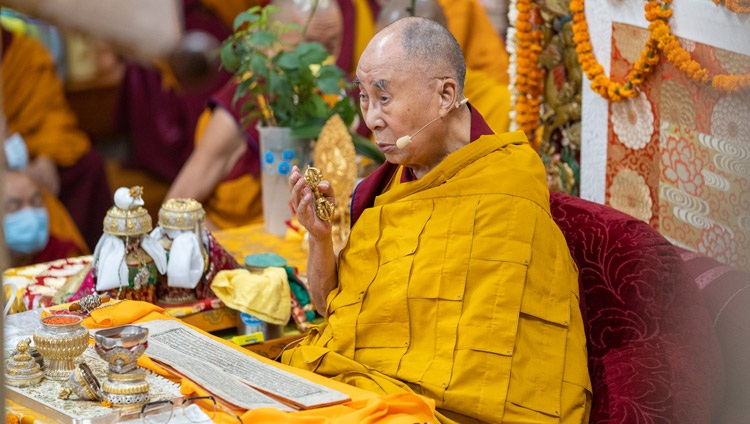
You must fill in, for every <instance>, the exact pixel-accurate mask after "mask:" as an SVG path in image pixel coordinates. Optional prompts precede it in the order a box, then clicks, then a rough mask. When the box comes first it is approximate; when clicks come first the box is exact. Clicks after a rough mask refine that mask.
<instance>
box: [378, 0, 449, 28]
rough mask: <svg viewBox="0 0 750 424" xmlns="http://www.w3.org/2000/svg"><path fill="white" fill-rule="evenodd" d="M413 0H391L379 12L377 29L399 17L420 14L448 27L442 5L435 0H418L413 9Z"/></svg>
mask: <svg viewBox="0 0 750 424" xmlns="http://www.w3.org/2000/svg"><path fill="white" fill-rule="evenodd" d="M411 2H412V0H390V1H388V2H387V3H386V4H385V5H384V6H383V7H382V8H381V9H380V13H378V18H377V20H376V22H375V27H376V28H375V29H376V30H377V31H380V30H381V29H383V28H384V27H386V26H388V25H390V24H392V23H394V22H396V21H397V20H399V19H403V18H408V17H410V16H418V17H420V18H427V19H431V20H433V21H435V22H437V23H439V24H440V25H442V26H444V27H446V28H447V27H448V20H447V19H446V17H445V13H443V8H442V7H440V5H439V4H438V2H437V1H435V0H416V1H415V2H414V9H415V10H413V11H412V10H411Z"/></svg>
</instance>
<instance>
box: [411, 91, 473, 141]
mask: <svg viewBox="0 0 750 424" xmlns="http://www.w3.org/2000/svg"><path fill="white" fill-rule="evenodd" d="M468 101H469V99H468V98H466V99H463V100H461V101H460V102H456V107H455V108H456V109H458V108H460V107H461V106H463V105H465V104H466V102H468ZM451 110H453V109H451ZM438 119H440V116H437V117H435V119H433V120H432V121H430V122H428V123H426V124H425V125H424V126H423V127H422V128H420V129H418V130H417V132H415V133H414V134H412V135H405V136H403V137H399V139H398V140H396V147H398V148H399V149H404V148H406V146H408V145H409V143H411V139H412V138H414V137H416V136H417V134H419V133H420V132H421V131H422V130H423V129H425V128H427V127H428V126H430V125H431V124H432V123H433V122H435V121H437V120H438Z"/></svg>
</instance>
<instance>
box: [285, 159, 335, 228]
mask: <svg viewBox="0 0 750 424" xmlns="http://www.w3.org/2000/svg"><path fill="white" fill-rule="evenodd" d="M318 190H320V192H321V194H323V195H324V196H325V197H326V198H327V199H328V200H329V201H331V202H333V199H334V197H333V188H332V187H331V185H330V184H329V183H328V181H322V182H321V183H320V184H318ZM289 192H290V194H291V200H292V206H294V210H295V211H296V212H297V220H299V223H300V224H302V226H304V227H305V228H306V229H307V232H308V233H309V234H310V237H319V238H320V237H331V223H330V222H329V221H324V220H322V219H320V218H318V215H317V214H316V213H315V196H314V195H313V192H312V190H311V189H310V187H308V186H307V182H306V181H305V178H304V177H303V176H302V173H301V172H300V170H299V168H298V167H297V166H296V165H294V166H292V172H291V173H290V174H289Z"/></svg>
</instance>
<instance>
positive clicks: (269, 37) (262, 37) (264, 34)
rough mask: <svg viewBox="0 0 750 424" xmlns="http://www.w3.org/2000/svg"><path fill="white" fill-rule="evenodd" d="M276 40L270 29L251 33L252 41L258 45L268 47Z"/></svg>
mask: <svg viewBox="0 0 750 424" xmlns="http://www.w3.org/2000/svg"><path fill="white" fill-rule="evenodd" d="M274 41H276V36H275V35H273V34H272V33H270V32H268V31H257V32H254V33H252V34H251V35H250V42H251V43H252V44H254V45H256V46H263V47H268V46H270V45H272V44H273V43H274Z"/></svg>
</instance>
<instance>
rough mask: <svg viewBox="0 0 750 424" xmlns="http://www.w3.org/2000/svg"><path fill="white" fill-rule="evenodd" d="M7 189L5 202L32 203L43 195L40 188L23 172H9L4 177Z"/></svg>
mask: <svg viewBox="0 0 750 424" xmlns="http://www.w3.org/2000/svg"><path fill="white" fill-rule="evenodd" d="M3 180H4V187H3V188H4V189H5V193H4V194H5V202H6V203H7V202H9V201H11V200H13V201H16V202H18V201H21V202H24V201H30V200H31V199H33V198H34V197H36V196H39V195H41V192H40V191H39V187H37V185H36V184H34V181H33V180H32V179H31V177H29V176H28V175H26V174H24V173H21V172H14V171H9V172H6V173H5V175H4V176H3Z"/></svg>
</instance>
